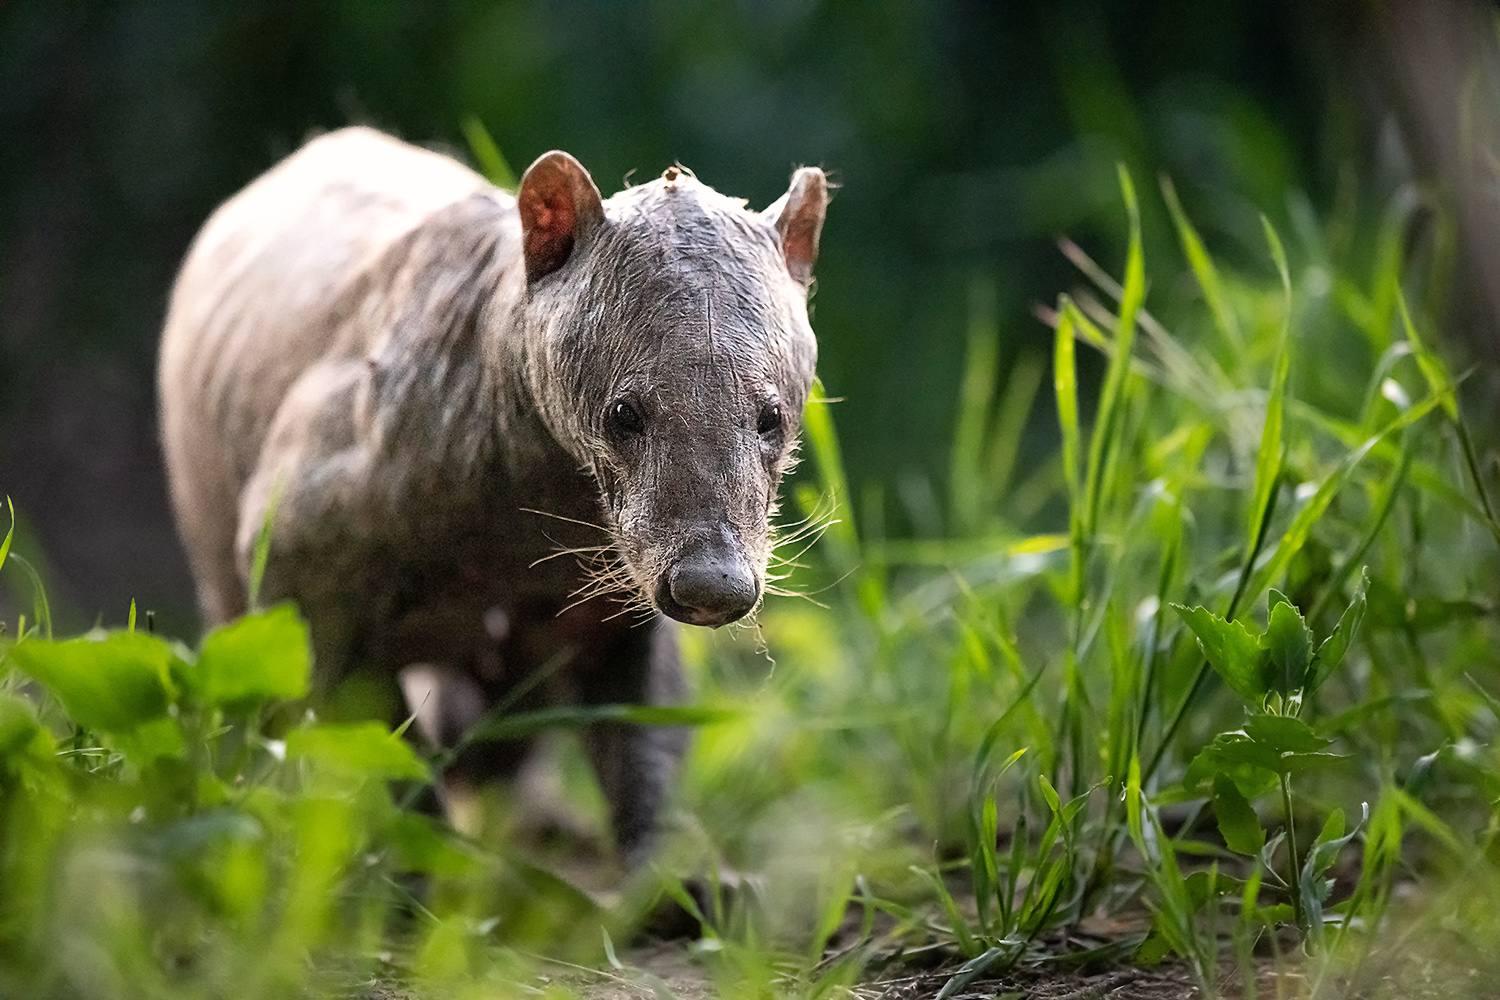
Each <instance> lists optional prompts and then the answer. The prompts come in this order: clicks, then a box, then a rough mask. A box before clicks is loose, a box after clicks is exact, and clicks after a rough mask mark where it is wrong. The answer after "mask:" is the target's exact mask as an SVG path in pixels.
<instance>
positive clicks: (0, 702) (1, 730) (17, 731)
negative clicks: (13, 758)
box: [0, 695, 52, 758]
mask: <svg viewBox="0 0 1500 1000" xmlns="http://www.w3.org/2000/svg"><path fill="white" fill-rule="evenodd" d="M51 744H52V736H51V734H49V733H48V732H47V731H46V730H45V729H43V728H42V724H41V723H40V722H39V721H38V720H37V717H36V709H34V708H32V706H31V703H30V702H28V701H26V700H25V699H24V698H15V697H12V696H10V695H0V758H4V757H8V756H10V755H11V754H15V753H20V752H23V751H25V750H43V751H46V750H48V749H50V747H51Z"/></svg>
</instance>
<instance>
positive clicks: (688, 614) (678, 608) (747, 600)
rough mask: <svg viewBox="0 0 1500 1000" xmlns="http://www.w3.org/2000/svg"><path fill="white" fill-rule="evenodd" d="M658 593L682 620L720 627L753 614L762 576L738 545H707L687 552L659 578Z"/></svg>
mask: <svg viewBox="0 0 1500 1000" xmlns="http://www.w3.org/2000/svg"><path fill="white" fill-rule="evenodd" d="M654 597H655V600H656V606H657V607H658V608H660V609H661V611H662V612H663V613H664V614H666V615H668V616H670V617H672V618H676V619H677V620H678V621H680V622H687V623H688V624H689V625H706V626H708V627H709V628H718V627H719V626H720V625H728V624H729V623H730V622H733V621H738V620H739V619H741V618H743V617H745V615H747V614H749V612H750V609H751V608H753V607H755V602H756V601H758V600H759V599H760V580H759V579H758V578H757V576H756V573H755V570H754V569H752V568H751V566H750V563H749V562H748V561H747V560H746V559H745V557H744V555H743V554H741V553H740V552H739V551H738V550H737V547H731V546H728V545H723V544H713V545H705V546H702V547H700V548H697V549H693V550H690V551H688V552H685V553H683V554H682V555H681V556H680V557H679V558H678V559H677V561H676V562H674V563H673V564H672V565H671V566H670V567H668V568H667V570H666V572H664V573H662V575H661V576H660V577H658V578H657V581H656V593H655V595H654Z"/></svg>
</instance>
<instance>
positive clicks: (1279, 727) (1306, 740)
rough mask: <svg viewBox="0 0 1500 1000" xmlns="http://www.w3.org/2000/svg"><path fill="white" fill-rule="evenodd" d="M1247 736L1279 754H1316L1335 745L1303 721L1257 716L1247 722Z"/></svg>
mask: <svg viewBox="0 0 1500 1000" xmlns="http://www.w3.org/2000/svg"><path fill="white" fill-rule="evenodd" d="M1244 729H1245V735H1247V736H1249V737H1250V738H1251V739H1252V740H1254V741H1255V742H1257V743H1259V744H1260V745H1262V746H1264V747H1268V748H1270V749H1271V750H1274V751H1276V752H1277V753H1316V752H1318V751H1320V750H1322V749H1324V748H1326V747H1328V746H1331V745H1332V744H1333V740H1330V739H1328V738H1327V737H1324V736H1319V735H1318V734H1317V733H1315V732H1313V730H1312V727H1311V726H1309V725H1308V724H1307V723H1305V722H1303V721H1302V720H1301V719H1294V718H1292V717H1290V716H1286V715H1269V714H1257V715H1252V716H1250V718H1248V719H1246V720H1245V727H1244Z"/></svg>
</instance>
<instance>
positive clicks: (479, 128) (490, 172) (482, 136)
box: [459, 115, 520, 191]
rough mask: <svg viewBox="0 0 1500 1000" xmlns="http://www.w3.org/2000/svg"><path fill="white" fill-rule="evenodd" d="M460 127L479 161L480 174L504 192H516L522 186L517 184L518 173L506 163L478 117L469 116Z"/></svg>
mask: <svg viewBox="0 0 1500 1000" xmlns="http://www.w3.org/2000/svg"><path fill="white" fill-rule="evenodd" d="M459 127H460V128H462V129H463V132H464V139H465V141H467V142H468V144H469V149H470V151H471V152H473V154H474V159H476V160H478V161H479V172H480V173H482V174H484V176H485V179H486V180H488V181H489V182H490V183H491V184H493V185H495V187H497V188H500V189H501V190H502V191H514V190H515V189H516V188H517V187H519V186H520V185H519V184H518V183H517V182H516V172H515V171H514V170H512V169H511V168H510V164H509V163H507V162H506V161H505V156H504V155H503V154H501V152H500V147H499V146H498V145H496V143H495V139H494V137H493V136H491V135H490V130H489V129H487V128H485V127H484V122H482V121H480V120H479V116H478V115H469V116H468V117H467V118H465V119H464V120H463V121H462V122H461V123H459Z"/></svg>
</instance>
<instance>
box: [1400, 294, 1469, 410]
mask: <svg viewBox="0 0 1500 1000" xmlns="http://www.w3.org/2000/svg"><path fill="white" fill-rule="evenodd" d="M1396 309H1397V311H1398V312H1399V313H1400V314H1401V325H1402V326H1403V327H1404V328H1405V329H1406V339H1407V340H1408V341H1409V342H1410V343H1411V349H1412V353H1413V354H1414V355H1416V358H1417V367H1418V368H1420V369H1421V370H1422V377H1423V378H1425V379H1427V388H1428V391H1429V392H1431V393H1432V394H1433V395H1434V396H1436V397H1438V400H1439V401H1440V402H1441V404H1442V407H1443V412H1444V413H1446V414H1448V419H1449V420H1451V421H1453V422H1454V423H1458V392H1457V389H1456V388H1455V387H1454V384H1453V376H1452V375H1451V374H1449V372H1448V366H1447V365H1445V364H1443V361H1442V359H1441V358H1439V357H1438V356H1437V355H1436V354H1434V353H1433V352H1432V349H1431V348H1429V347H1428V346H1427V342H1426V341H1424V340H1423V339H1422V335H1421V334H1420V333H1418V332H1417V325H1416V324H1415V323H1413V322H1412V319H1411V311H1410V310H1409V309H1407V307H1406V296H1405V295H1404V294H1402V293H1401V292H1400V291H1399V289H1398V291H1397V293H1396Z"/></svg>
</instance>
